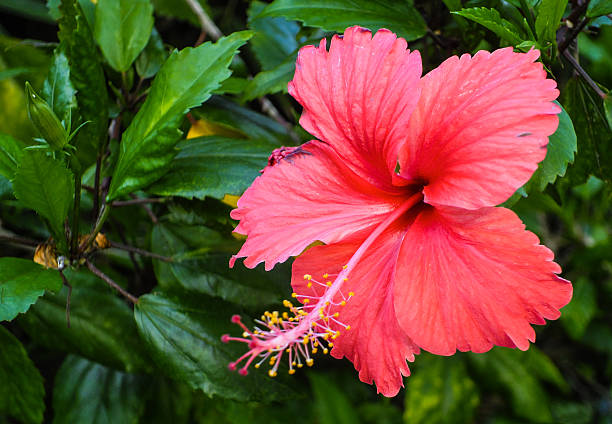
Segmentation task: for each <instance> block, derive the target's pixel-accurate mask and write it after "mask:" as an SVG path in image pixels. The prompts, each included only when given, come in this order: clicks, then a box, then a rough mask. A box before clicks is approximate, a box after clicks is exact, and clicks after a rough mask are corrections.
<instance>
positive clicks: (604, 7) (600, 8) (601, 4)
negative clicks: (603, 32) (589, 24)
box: [586, 0, 612, 18]
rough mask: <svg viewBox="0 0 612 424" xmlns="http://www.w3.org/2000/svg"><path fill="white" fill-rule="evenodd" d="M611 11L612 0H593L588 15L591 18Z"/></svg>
mask: <svg viewBox="0 0 612 424" xmlns="http://www.w3.org/2000/svg"><path fill="white" fill-rule="evenodd" d="M610 13H612V0H591V1H590V2H589V7H588V8H587V13H586V15H587V17H589V18H596V17H598V16H604V15H609V14H610Z"/></svg>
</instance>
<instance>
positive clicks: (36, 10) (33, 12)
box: [0, 0, 53, 23]
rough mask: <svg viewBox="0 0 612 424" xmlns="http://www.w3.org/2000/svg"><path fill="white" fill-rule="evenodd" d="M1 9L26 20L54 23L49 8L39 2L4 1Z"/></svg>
mask: <svg viewBox="0 0 612 424" xmlns="http://www.w3.org/2000/svg"><path fill="white" fill-rule="evenodd" d="M0 9H3V10H6V11H8V12H10V13H14V14H17V15H21V16H23V17H25V18H28V19H32V20H36V21H40V22H44V23H53V19H52V18H51V16H50V15H49V13H48V12H47V8H46V7H45V6H44V5H43V4H42V3H41V2H39V1H35V0H2V2H0Z"/></svg>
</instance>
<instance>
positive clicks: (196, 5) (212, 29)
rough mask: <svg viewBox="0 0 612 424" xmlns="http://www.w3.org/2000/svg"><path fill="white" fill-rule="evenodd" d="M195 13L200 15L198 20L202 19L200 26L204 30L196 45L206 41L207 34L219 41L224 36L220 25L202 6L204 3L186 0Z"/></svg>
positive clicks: (196, 0)
mask: <svg viewBox="0 0 612 424" xmlns="http://www.w3.org/2000/svg"><path fill="white" fill-rule="evenodd" d="M185 1H186V2H187V4H188V5H189V7H190V8H191V10H192V11H193V13H195V15H196V16H197V17H198V21H200V26H201V27H202V32H201V33H200V37H199V38H198V41H196V44H195V45H196V46H199V45H200V44H202V42H204V39H205V38H206V34H208V35H209V36H210V38H212V39H213V40H215V41H217V40H218V39H219V38H221V37H223V33H222V32H221V30H220V29H219V27H218V26H217V25H216V24H215V23H214V22H213V20H212V19H210V17H209V16H208V14H207V13H206V11H205V10H204V9H203V8H202V5H201V4H200V2H199V1H198V0H185Z"/></svg>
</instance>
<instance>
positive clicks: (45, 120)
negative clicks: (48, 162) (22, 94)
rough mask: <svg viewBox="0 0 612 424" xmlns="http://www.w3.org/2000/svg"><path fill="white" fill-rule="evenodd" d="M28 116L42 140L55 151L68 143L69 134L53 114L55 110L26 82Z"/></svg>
mask: <svg viewBox="0 0 612 424" xmlns="http://www.w3.org/2000/svg"><path fill="white" fill-rule="evenodd" d="M25 86H26V100H27V107H28V116H29V117H30V120H31V121H32V123H33V124H34V127H35V128H36V129H37V130H38V132H39V133H40V135H41V136H42V138H44V139H45V141H46V142H47V143H49V145H50V146H51V148H52V149H53V150H60V149H62V148H63V147H64V146H65V145H66V144H67V143H68V133H67V132H66V130H65V129H64V127H63V126H62V124H61V123H60V121H59V119H57V116H56V115H55V113H54V112H53V109H51V107H50V106H49V105H48V104H47V102H45V101H44V100H43V98H42V97H40V96H39V95H38V94H36V92H35V91H34V89H33V88H32V86H31V85H30V83H29V82H26V85H25Z"/></svg>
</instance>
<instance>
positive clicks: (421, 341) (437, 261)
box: [394, 207, 572, 355]
mask: <svg viewBox="0 0 612 424" xmlns="http://www.w3.org/2000/svg"><path fill="white" fill-rule="evenodd" d="M553 259H554V255H553V253H552V252H551V251H550V250H549V249H548V248H546V247H545V246H542V245H540V244H539V240H538V238H537V237H536V236H535V234H533V233H531V232H529V231H525V226H524V225H523V223H522V222H521V221H520V219H519V218H518V217H517V216H516V215H515V214H514V212H512V211H511V210H509V209H505V208H483V209H480V210H477V211H466V210H461V209H456V208H450V207H440V208H436V209H434V208H431V207H430V208H427V209H424V210H423V211H422V212H421V213H420V214H419V216H418V217H417V218H416V220H415V221H414V223H413V224H412V225H411V226H410V228H409V230H408V233H407V234H406V237H405V239H404V242H403V244H402V248H401V251H400V255H399V260H398V264H397V281H396V283H395V291H394V303H395V310H396V312H397V318H398V320H399V323H400V325H401V327H402V328H403V329H404V331H405V332H406V334H408V335H409V336H410V337H411V338H412V340H413V341H414V342H415V343H416V344H417V345H419V346H420V347H421V348H423V349H426V350H428V351H430V352H432V353H435V354H438V355H452V354H453V353H454V352H455V350H456V349H459V350H460V351H469V350H471V351H473V352H485V351H487V350H489V349H490V348H491V347H492V346H493V345H498V346H507V347H518V348H519V349H521V350H525V349H527V348H528V347H529V342H530V341H531V342H533V341H534V340H535V332H534V330H533V328H532V327H531V325H530V324H544V323H545V321H544V319H549V320H553V319H557V318H559V315H560V313H559V308H561V307H563V306H565V305H566V304H567V303H568V302H569V301H570V299H571V297H572V285H571V283H570V282H569V281H566V280H564V279H562V278H559V277H558V276H557V275H555V274H557V273H559V272H561V268H560V267H559V265H557V264H556V263H555V262H553Z"/></svg>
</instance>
